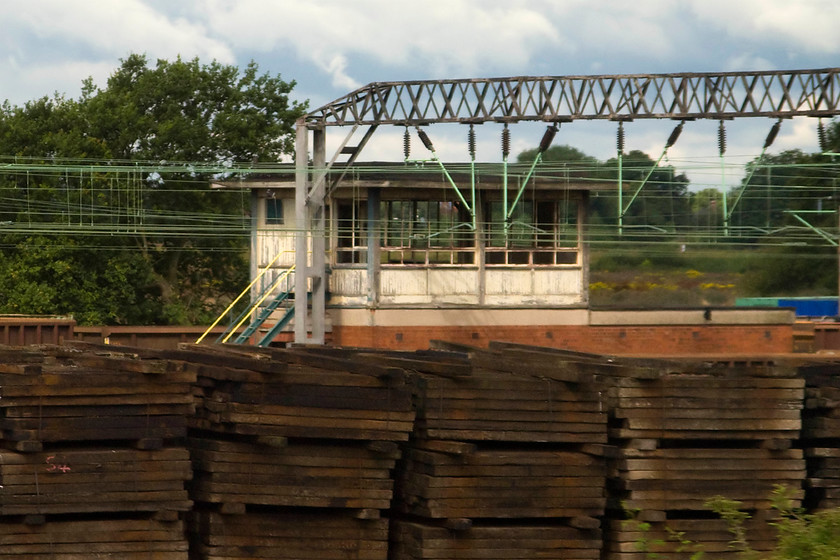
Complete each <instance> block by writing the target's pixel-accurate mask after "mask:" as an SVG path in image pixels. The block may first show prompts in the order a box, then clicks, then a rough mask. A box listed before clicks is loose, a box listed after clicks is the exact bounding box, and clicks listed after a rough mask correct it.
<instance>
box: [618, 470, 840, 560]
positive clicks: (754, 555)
mask: <svg viewBox="0 0 840 560" xmlns="http://www.w3.org/2000/svg"><path fill="white" fill-rule="evenodd" d="M792 495H793V492H792V490H791V489H789V488H787V487H785V486H783V485H777V486H776V488H775V490H774V492H773V495H772V496H771V500H772V507H773V510H774V512H775V514H776V515H775V520H774V521H771V522H769V523H770V525H772V526H773V527H774V528H775V529H776V534H777V540H776V545H775V547H774V549H773V551H771V552H770V553H769V555H766V556H765V555H763V554H762V553H760V552H758V551H756V550H754V549H753V548H752V547H751V546H750V542H749V532H748V531H747V529H746V527H745V524H746V522H747V521H748V520H749V519H750V515H749V514H748V513H747V512H745V511H743V510H742V509H740V508H741V503H740V502H738V501H737V500H731V499H728V498H724V497H722V496H715V497H713V498H710V499H709V500H708V501H707V502H706V507H707V508H709V509H710V510H711V511H713V512H715V513H716V514H717V515H718V516H720V518H721V519H723V520H724V521H725V522H726V525H727V528H728V530H729V533H730V534H731V535H732V540H731V541H730V547H731V548H732V549H733V550H735V551H737V553H738V558H740V559H741V560H836V559H837V558H840V509H831V510H824V511H820V512H817V513H806V512H805V510H804V509H802V508H799V507H796V506H795V505H794V500H793V498H792ZM626 513H627V517H628V519H627V520H626V521H625V525H626V526H627V527H628V528H630V529H633V530H637V531H640V532H641V533H642V534H643V535H644V536H642V537H641V538H639V539H638V540H637V541H636V548H637V549H638V550H639V551H640V552H643V553H644V554H645V556H646V557H647V558H649V559H651V560H654V559H657V560H668V555H667V554H661V553H657V552H653V551H652V549H653V548H654V546H657V547H661V546H662V545H664V544H666V541H664V540H658V539H652V538H650V537H648V536H647V535H648V534H649V531H650V530H651V525H650V524H649V523H646V522H643V521H640V520H639V519H638V516H639V513H640V512H639V511H633V510H628V511H627V512H626ZM666 531H667V534H668V537H669V538H668V541H667V542H669V543H671V545H672V548H673V550H674V552H691V553H692V554H691V556H690V558H691V560H701V559H702V558H704V557H705V552H704V551H703V547H702V544H700V543H697V542H695V541H693V540H692V539H691V535H690V534H685V533H683V532H677V531H674V530H672V529H670V528H668V527H666Z"/></svg>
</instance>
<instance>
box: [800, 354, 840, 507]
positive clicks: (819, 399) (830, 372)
mask: <svg viewBox="0 0 840 560" xmlns="http://www.w3.org/2000/svg"><path fill="white" fill-rule="evenodd" d="M812 360H813V359H812ZM835 360H836V358H826V359H825V360H823V361H821V362H818V363H814V362H813V361H811V362H810V363H806V364H803V365H802V366H801V367H800V374H801V375H802V377H803V378H804V379H805V383H806V389H805V396H806V398H805V409H804V410H803V412H802V446H803V447H804V449H805V460H806V462H807V465H808V481H807V486H806V498H805V504H806V506H807V507H808V508H809V509H810V510H814V511H819V510H826V509H834V508H837V507H840V380H838V378H837V373H836V372H837V370H838V363H837V362H836V361H835Z"/></svg>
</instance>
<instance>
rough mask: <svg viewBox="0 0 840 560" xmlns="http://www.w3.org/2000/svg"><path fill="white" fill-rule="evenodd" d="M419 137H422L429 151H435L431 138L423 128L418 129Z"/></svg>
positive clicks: (421, 139)
mask: <svg viewBox="0 0 840 560" xmlns="http://www.w3.org/2000/svg"><path fill="white" fill-rule="evenodd" d="M417 136H419V137H420V141H421V142H423V145H424V146H426V149H427V150H429V151H430V152H434V151H435V147H434V145H433V144H432V141H431V140H429V136H428V135H427V134H426V131H425V130H423V129H422V128H418V129H417Z"/></svg>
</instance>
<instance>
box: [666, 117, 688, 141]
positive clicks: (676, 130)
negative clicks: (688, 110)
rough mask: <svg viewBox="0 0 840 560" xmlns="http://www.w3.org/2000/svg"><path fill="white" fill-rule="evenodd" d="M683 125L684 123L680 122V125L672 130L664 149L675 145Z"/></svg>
mask: <svg viewBox="0 0 840 560" xmlns="http://www.w3.org/2000/svg"><path fill="white" fill-rule="evenodd" d="M684 124H685V121H680V124H678V125H677V126H676V127H674V130H673V131H671V136H669V137H668V141H667V142H666V143H665V147H666V148H670V147H671V146H673V145H674V144H676V143H677V138H679V137H680V134H681V133H682V129H683V125H684Z"/></svg>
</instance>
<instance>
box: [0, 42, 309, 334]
mask: <svg viewBox="0 0 840 560" xmlns="http://www.w3.org/2000/svg"><path fill="white" fill-rule="evenodd" d="M293 87H294V82H285V81H283V80H282V79H280V77H279V76H277V77H272V76H268V75H263V74H260V73H259V70H258V67H257V65H256V64H255V63H251V64H249V65H248V66H247V67H246V68H245V70H244V71H242V72H240V70H239V69H238V68H237V67H235V66H228V65H222V64H219V63H218V62H212V63H211V64H207V65H202V64H201V63H200V62H199V61H198V59H194V60H191V61H183V60H181V59H180V58H179V59H177V60H175V61H173V62H169V61H165V60H158V61H157V63H156V65H155V66H153V67H152V66H150V65H149V64H148V62H147V60H146V58H145V57H144V56H142V55H136V54H133V55H130V56H129V57H128V58H126V59H125V60H122V61H121V66H120V67H119V68H118V69H117V70H116V71H115V72H114V73H113V74H112V75H111V77H110V78H109V80H108V82H107V85H106V86H105V87H104V88H97V87H96V86H95V85H94V84H93V82H92V80H90V79H88V80H86V81H85V82H84V85H83V91H82V95H81V97H80V98H79V99H78V100H68V99H65V98H64V97H61V96H56V97H54V98H43V99H41V100H37V101H34V102H30V103H27V104H26V105H24V106H23V107H12V106H11V105H9V104H8V103H5V104H4V105H3V107H2V112H0V154H8V155H9V156H11V157H13V158H15V161H17V162H29V163H34V162H48V163H57V164H61V165H63V166H64V172H61V171H57V172H52V173H35V172H32V173H30V172H29V171H27V172H26V173H23V172H18V173H16V174H9V175H6V176H5V177H2V176H0V196H2V197H3V199H4V201H5V202H6V204H5V205H3V207H2V208H0V219H2V220H6V221H9V222H10V223H12V224H13V225H14V226H15V227H18V226H19V225H20V224H26V223H28V224H29V230H28V231H33V230H36V231H42V232H43V231H46V232H49V233H52V235H51V236H50V237H49V238H45V237H40V238H38V241H37V243H35V244H34V245H33V243H31V241H32V238H31V236H27V235H16V236H15V235H7V236H5V238H4V239H2V240H0V242H2V243H3V244H4V245H5V246H6V247H8V248H9V253H8V254H7V255H6V256H7V258H6V259H5V260H4V262H5V263H6V264H7V265H8V266H12V264H13V263H16V266H24V268H26V269H27V271H28V272H27V273H28V274H29V276H27V277H26V278H25V279H24V278H22V277H19V278H21V280H20V281H21V282H23V281H26V282H29V283H31V284H32V285H35V286H37V285H42V286H43V285H44V284H43V283H42V282H41V281H40V280H39V279H38V278H39V277H38V274H40V273H41V272H43V271H44V270H48V269H49V268H50V267H46V268H45V267H40V266H32V267H26V263H28V262H37V261H38V259H42V258H44V255H50V254H51V253H50V251H46V250H45V249H44V247H46V246H49V245H51V244H52V245H54V246H55V247H54V249H55V252H54V254H51V256H50V258H57V259H59V257H60V259H59V260H60V261H61V262H62V263H64V264H65V265H66V266H62V267H58V268H61V270H62V271H63V274H64V275H65V276H66V277H67V278H75V279H76V280H75V284H74V286H77V287H79V289H80V290H82V291H83V292H84V291H93V292H95V288H96V285H97V283H93V284H91V283H88V282H86V281H85V279H86V278H87V277H88V276H87V275H89V276H90V277H92V278H96V279H97V281H98V282H100V283H103V282H104V283H105V284H106V285H107V283H108V281H109V280H108V278H106V271H105V270H101V271H100V270H99V268H98V265H101V264H103V263H110V270H111V271H112V273H114V271H119V270H124V271H130V273H129V272H126V273H125V274H119V273H114V274H116V276H115V277H114V278H116V277H120V278H121V280H122V281H124V282H127V283H128V286H127V287H123V288H120V290H122V292H121V295H119V296H116V295H115V296H114V298H123V299H124V300H125V301H126V302H130V301H134V302H135V304H136V303H137V302H140V301H142V302H143V306H142V307H143V310H144V311H143V312H142V313H133V312H131V311H130V310H128V309H126V308H125V307H121V306H119V305H114V304H113V303H112V302H109V300H108V298H97V297H82V295H81V294H78V295H71V292H72V293H75V291H74V290H62V291H61V292H62V293H61V294H52V293H48V292H43V293H42V296H43V297H42V298H41V299H40V303H38V304H36V303H35V300H36V299H37V298H26V297H23V296H22V295H21V297H16V298H15V302H16V303H15V304H14V306H15V310H16V312H21V313H43V312H61V313H73V314H74V315H76V316H77V317H79V318H80V320H82V321H83V322H106V323H111V324H113V323H133V322H138V321H139V322H143V323H157V324H172V323H178V324H186V323H204V322H207V321H209V320H212V318H214V314H215V312H216V310H217V309H219V308H220V307H221V306H222V305H224V304H225V302H226V300H227V299H229V297H230V294H231V293H235V292H236V291H238V290H239V289H240V288H241V286H242V285H244V283H245V281H246V279H247V274H248V266H247V238H248V222H247V212H248V201H247V197H245V195H243V194H237V193H230V192H211V191H210V189H208V188H207V187H208V181H209V179H211V177H209V176H207V175H205V174H202V173H200V172H196V171H191V170H188V171H186V172H182V173H178V174H176V173H168V174H166V175H160V174H155V173H152V174H150V173H146V172H143V173H141V172H136V173H134V172H127V173H122V174H118V173H106V172H101V171H100V172H97V173H93V172H90V173H85V170H84V166H83V165H81V166H80V165H79V163H78V162H79V161H80V160H81V161H83V162H84V163H85V164H89V163H92V162H95V163H100V164H105V165H111V164H113V165H119V164H126V163H145V164H147V165H148V164H149V163H150V162H151V163H152V164H160V165H164V164H168V163H175V162H178V163H184V164H186V166H187V169H189V165H190V164H192V165H193V166H194V165H195V164H202V165H206V164H214V165H232V164H234V163H237V162H257V161H260V160H262V161H277V160H278V159H280V158H281V157H282V156H284V155H286V154H289V153H291V151H292V149H293V140H292V138H293V131H294V122H295V120H296V119H297V118H298V117H299V116H300V115H302V114H303V113H304V111H305V109H306V103H297V102H294V101H292V100H291V99H290V97H289V94H290V92H291V91H292V89H293ZM71 163H72V165H71ZM58 169H61V167H59V168H58ZM200 222H204V223H205V224H206V225H204V226H203V227H199V226H198V225H197V226H196V229H195V231H194V234H192V235H187V236H183V235H182V236H180V237H175V236H173V235H166V234H163V233H162V232H163V231H165V230H166V229H167V228H169V227H170V226H173V225H178V226H183V225H184V224H185V223H196V224H199V223H200ZM222 223H229V224H233V226H232V227H231V228H229V229H230V230H231V231H232V232H233V233H230V232H229V233H227V234H225V235H222V234H221V233H220V232H219V231H217V230H222V229H223V228H221V227H220V226H219V227H214V224H222ZM33 224H42V225H41V226H39V227H37V228H36V227H35V226H34V225H33ZM62 226H66V227H64V228H63V230H64V231H71V230H73V231H76V232H77V233H76V234H74V235H73V236H69V235H67V234H65V233H64V232H62V233H61V234H59V233H57V232H58V230H61V229H62ZM109 228H110V231H111V233H112V234H114V233H119V235H111V236H108V237H105V236H101V235H99V236H96V237H93V236H92V234H93V233H95V232H98V233H102V231H108V230H109ZM18 229H21V228H20V227H18ZM22 230H23V231H27V229H26V227H22ZM35 247H37V249H36V248H35ZM69 247H76V248H74V249H73V250H67V249H68V248H69ZM79 247H85V248H88V249H91V248H92V249H95V253H89V252H88V251H86V250H82V249H78V248H79ZM90 254H95V255H96V258H95V259H94V260H93V261H90V258H89V256H88V255H90ZM129 254H130V255H131V256H130V258H128V257H127V256H126V255H129ZM86 259H87V260H86ZM30 268H31V269H30ZM58 268H56V267H53V268H52V272H51V273H57V271H58ZM78 274H82V276H78ZM114 274H112V276H114ZM13 288H14V287H13V286H9V285H6V286H5V287H4V289H5V290H6V291H7V293H16V292H15V291H14V289H13ZM120 290H116V289H115V293H117V292H119V291H120ZM126 290H128V291H126ZM128 292H131V293H130V294H129V293H128ZM131 294H133V295H131ZM135 306H136V305H135ZM50 309H52V310H54V311H49V310H50Z"/></svg>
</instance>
